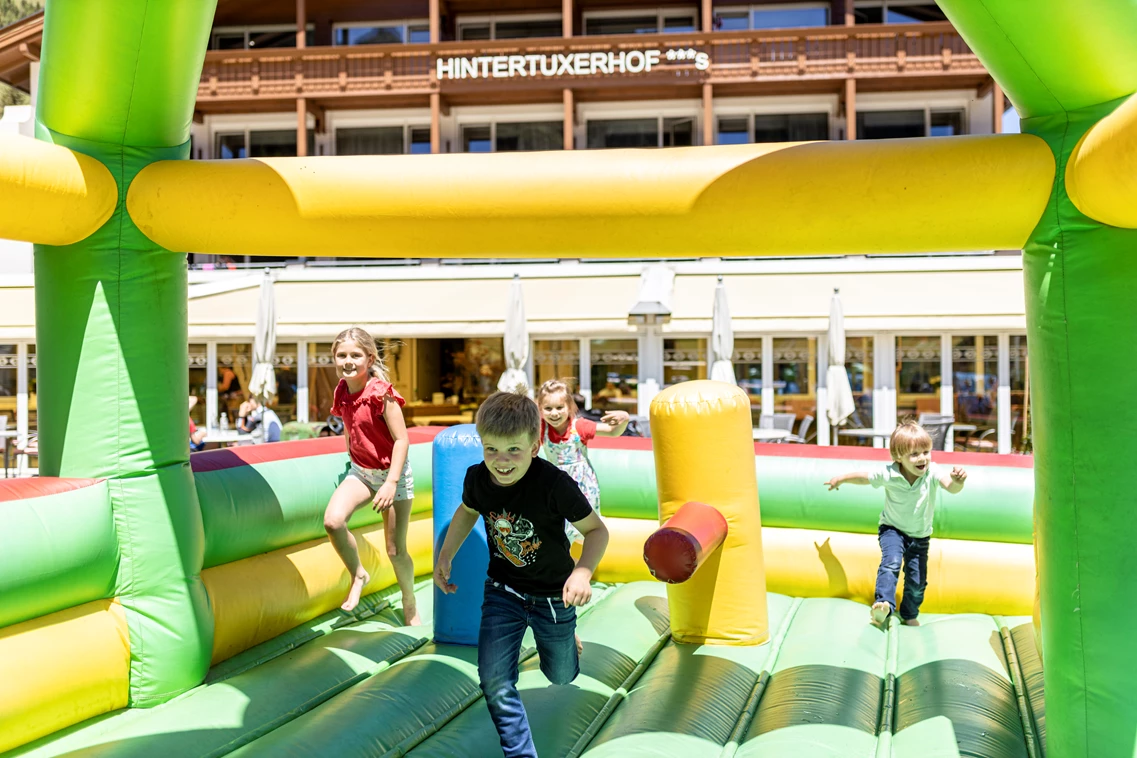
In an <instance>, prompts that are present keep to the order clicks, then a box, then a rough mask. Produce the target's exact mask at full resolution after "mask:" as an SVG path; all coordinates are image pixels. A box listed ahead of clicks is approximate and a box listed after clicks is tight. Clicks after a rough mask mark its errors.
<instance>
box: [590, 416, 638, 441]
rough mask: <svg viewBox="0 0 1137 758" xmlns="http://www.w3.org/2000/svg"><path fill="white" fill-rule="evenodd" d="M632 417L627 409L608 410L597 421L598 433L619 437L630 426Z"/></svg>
mask: <svg viewBox="0 0 1137 758" xmlns="http://www.w3.org/2000/svg"><path fill="white" fill-rule="evenodd" d="M630 419H631V417H630V416H629V415H628V412H627V411H608V412H607V413H605V414H604V415H603V416H602V417H601V418H600V420H599V421H597V422H596V434H597V436H600V437H619V436H620V435H621V434H623V433H624V430H625V429H627V428H628V421H629V420H630Z"/></svg>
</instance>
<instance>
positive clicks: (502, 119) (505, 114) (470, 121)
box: [454, 106, 565, 153]
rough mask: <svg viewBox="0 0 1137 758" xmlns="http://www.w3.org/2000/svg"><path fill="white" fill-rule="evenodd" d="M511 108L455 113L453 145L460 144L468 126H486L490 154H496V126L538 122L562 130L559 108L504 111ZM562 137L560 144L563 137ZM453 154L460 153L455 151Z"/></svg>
mask: <svg viewBox="0 0 1137 758" xmlns="http://www.w3.org/2000/svg"><path fill="white" fill-rule="evenodd" d="M511 107H512V106H505V108H493V109H487V108H476V109H471V110H469V111H465V112H463V113H460V114H459V113H456V114H455V116H454V131H455V133H454V144H455V145H461V144H462V130H463V129H465V128H466V127H468V126H488V127H489V128H490V146H491V148H492V149H491V150H490V152H492V153H496V152H497V125H498V124H531V123H540V122H546V121H548V122H556V123H559V124H560V125H561V130H562V131H563V130H564V121H565V117H564V113H563V112H562V111H561V109H560V108H557V109H556V110H552V109H549V110H547V111H545V112H534V111H533V110H532V109H531V108H529V107H528V106H525V110H522V111H517V112H510V111H509V110H506V109H507V108H511ZM561 137H562V144H563V139H564V135H563V134H562V135H561ZM455 152H462V151H461V150H456V151H455Z"/></svg>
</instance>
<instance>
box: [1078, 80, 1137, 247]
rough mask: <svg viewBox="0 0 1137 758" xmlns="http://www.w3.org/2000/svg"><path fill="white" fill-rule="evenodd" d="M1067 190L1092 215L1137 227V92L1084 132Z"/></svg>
mask: <svg viewBox="0 0 1137 758" xmlns="http://www.w3.org/2000/svg"><path fill="white" fill-rule="evenodd" d="M1066 192H1067V194H1069V195H1070V200H1072V201H1073V203H1074V205H1075V206H1077V208H1078V210H1080V211H1081V212H1082V213H1084V214H1086V215H1087V216H1089V217H1090V218H1092V219H1095V220H1097V221H1100V222H1102V223H1103V224H1110V225H1112V226H1120V227H1123V228H1126V229H1137V95H1133V96H1132V97H1130V98H1129V99H1128V100H1126V101H1125V102H1124V103H1122V104H1121V105H1120V106H1119V107H1118V108H1117V110H1115V111H1114V112H1113V113H1111V114H1109V115H1108V116H1106V117H1105V118H1103V119H1102V120H1101V121H1099V122H1097V123H1096V124H1094V125H1093V127H1091V128H1090V130H1089V131H1088V132H1086V133H1085V134H1084V135H1082V139H1081V141H1080V142H1078V144H1077V145H1076V146H1075V147H1074V152H1072V153H1071V154H1070V160H1069V161H1068V162H1067V164H1066Z"/></svg>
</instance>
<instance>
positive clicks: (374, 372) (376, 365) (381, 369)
mask: <svg viewBox="0 0 1137 758" xmlns="http://www.w3.org/2000/svg"><path fill="white" fill-rule="evenodd" d="M349 340H350V341H351V342H354V343H355V344H357V345H359V347H360V348H362V349H363V352H364V353H366V354H367V355H369V356H371V367H370V368H369V369H367V373H368V374H370V375H371V376H373V377H375V378H376V379H378V380H379V381H381V382H386V381H390V380H389V379H388V378H387V368H386V366H384V365H383V361H382V360H381V359H380V358H379V348H377V347H376V346H375V339H374V338H373V337H372V336H371V335H370V334H368V333H367V332H366V331H364V330H363V329H360V328H359V327H358V326H353V327H351V328H350V329H344V330H343V331H342V332H340V333H339V334H337V335H336V339H335V341H334V342H332V357H335V354H336V351H337V350H339V347H340V344H341V343H343V342H347V341H349Z"/></svg>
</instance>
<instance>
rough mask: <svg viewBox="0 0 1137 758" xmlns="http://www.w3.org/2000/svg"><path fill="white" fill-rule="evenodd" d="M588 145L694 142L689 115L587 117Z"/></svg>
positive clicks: (671, 144)
mask: <svg viewBox="0 0 1137 758" xmlns="http://www.w3.org/2000/svg"><path fill="white" fill-rule="evenodd" d="M586 132H587V140H588V147H589V149H598V148H609V147H689V146H691V145H693V144H695V119H694V117H691V116H679V117H674V118H672V117H668V118H663V117H656V118H624V119H602V120H598V121H589V122H588V126H587V128H586Z"/></svg>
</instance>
